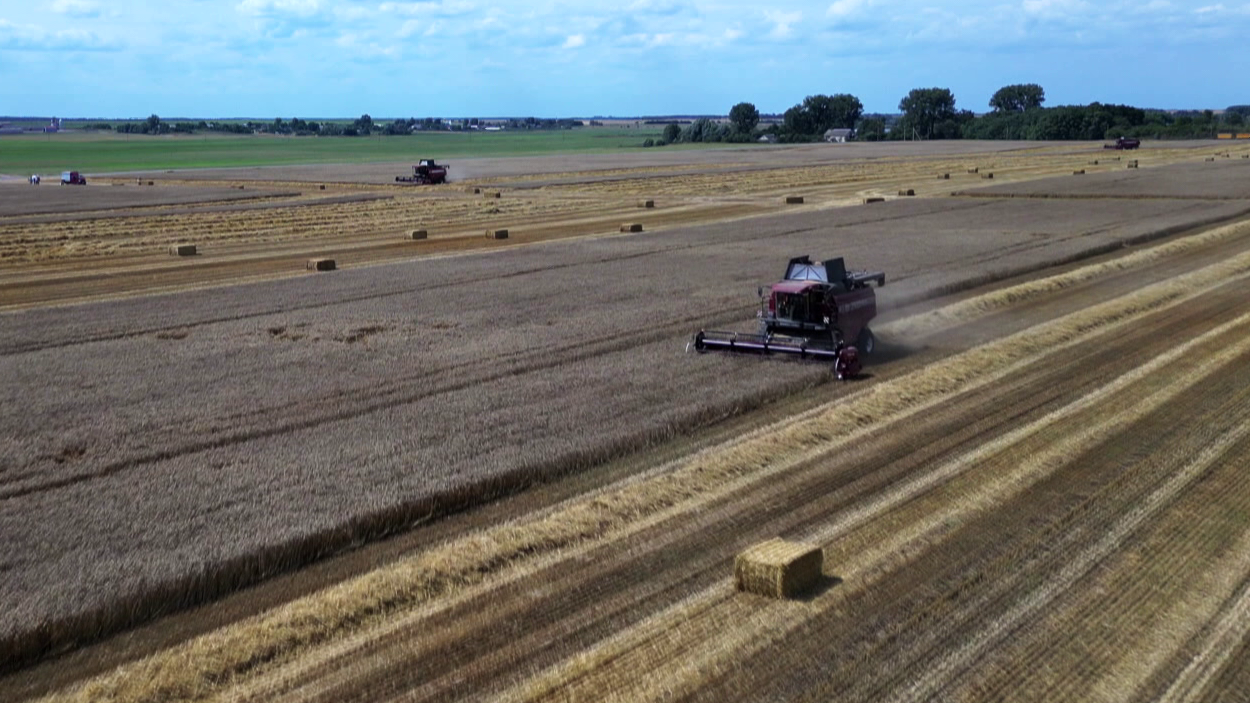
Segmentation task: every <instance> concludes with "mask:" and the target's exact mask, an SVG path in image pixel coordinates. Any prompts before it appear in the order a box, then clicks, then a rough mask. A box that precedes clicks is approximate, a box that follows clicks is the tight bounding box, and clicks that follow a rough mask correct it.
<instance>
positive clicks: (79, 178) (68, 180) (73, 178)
mask: <svg viewBox="0 0 1250 703" xmlns="http://www.w3.org/2000/svg"><path fill="white" fill-rule="evenodd" d="M61 185H63V186H85V185H87V177H86V176H84V175H82V174H81V173H79V172H77V171H62V172H61Z"/></svg>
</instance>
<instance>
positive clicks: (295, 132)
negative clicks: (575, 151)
mask: <svg viewBox="0 0 1250 703" xmlns="http://www.w3.org/2000/svg"><path fill="white" fill-rule="evenodd" d="M488 124H489V125H491V126H498V127H502V128H504V129H509V130H535V129H573V128H575V127H583V126H585V122H583V121H581V120H573V119H567V118H543V117H519V118H511V119H508V120H492V121H490V122H489V123H488V122H487V121H485V120H480V119H478V118H476V117H473V118H467V119H455V120H445V119H442V118H440V117H424V118H416V117H409V118H407V119H398V120H394V121H391V122H375V121H374V120H373V118H372V117H370V116H369V115H368V114H367V113H366V114H364V115H361V116H360V117H359V118H357V119H355V120H353V121H351V122H341V121H324V122H317V121H315V120H302V119H300V118H298V117H293V118H291V119H290V120H284V119H282V118H281V117H278V118H275V119H274V120H273V122H260V121H255V120H244V121H222V122H209V121H205V120H200V121H198V122H178V121H174V122H170V121H166V120H162V119H161V118H160V116H159V115H155V114H154V115H151V116H149V117H148V118H147V119H146V120H142V121H136V122H122V123H119V124H116V125H114V124H113V123H110V122H98V123H94V124H89V125H86V127H87V129H97V130H106V129H112V130H114V131H116V132H119V133H123V134H194V133H196V132H224V133H228V134H258V133H259V134H282V135H291V136H300V137H304V136H321V137H358V136H364V137H367V136H370V135H374V134H387V135H402V134H413V133H415V132H464V131H473V130H477V129H484V128H485V127H486V126H487V125H488Z"/></svg>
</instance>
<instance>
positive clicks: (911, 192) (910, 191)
mask: <svg viewBox="0 0 1250 703" xmlns="http://www.w3.org/2000/svg"><path fill="white" fill-rule="evenodd" d="M898 194H899V195H903V196H907V195H915V194H916V189H915V188H907V189H905V190H900V191H899V192H898Z"/></svg>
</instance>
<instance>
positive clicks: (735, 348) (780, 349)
mask: <svg viewBox="0 0 1250 703" xmlns="http://www.w3.org/2000/svg"><path fill="white" fill-rule="evenodd" d="M691 344H692V345H693V346H694V349H695V351H708V350H716V351H732V352H744V353H747V354H772V353H774V352H775V353H778V354H798V355H799V358H801V359H807V358H813V359H837V358H838V354H839V350H838V349H835V348H834V347H832V346H830V345H829V344H828V343H825V342H818V341H814V340H810V339H803V338H801V337H774V336H773V335H762V334H747V333H743V332H716V331H712V330H702V331H700V332H699V333H698V334H696V335H695V336H694V340H692V341H691Z"/></svg>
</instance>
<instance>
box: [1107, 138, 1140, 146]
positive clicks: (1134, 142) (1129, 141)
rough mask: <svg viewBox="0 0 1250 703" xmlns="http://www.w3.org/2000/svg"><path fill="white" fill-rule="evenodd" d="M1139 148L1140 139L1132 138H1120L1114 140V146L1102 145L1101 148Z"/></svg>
mask: <svg viewBox="0 0 1250 703" xmlns="http://www.w3.org/2000/svg"><path fill="white" fill-rule="evenodd" d="M1139 146H1141V140H1140V139H1133V138H1132V137H1120V138H1119V139H1117V140H1115V144H1103V145H1102V148H1104V149H1136V148H1137V147H1139Z"/></svg>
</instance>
